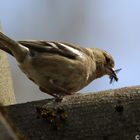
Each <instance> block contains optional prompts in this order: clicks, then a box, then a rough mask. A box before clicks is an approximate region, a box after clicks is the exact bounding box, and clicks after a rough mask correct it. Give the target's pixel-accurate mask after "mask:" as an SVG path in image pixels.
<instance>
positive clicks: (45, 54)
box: [0, 32, 118, 98]
mask: <svg viewBox="0 0 140 140" xmlns="http://www.w3.org/2000/svg"><path fill="white" fill-rule="evenodd" d="M0 49H2V50H4V51H5V52H7V53H9V54H11V55H13V56H14V57H15V58H16V60H17V61H18V63H19V67H20V69H21V70H22V71H23V72H24V73H25V74H26V75H27V77H28V78H29V79H31V80H32V81H33V82H34V83H36V84H37V85H38V86H39V88H40V90H42V91H43V92H45V93H47V94H50V95H52V96H54V97H58V98H59V97H61V96H65V95H71V94H74V93H75V92H77V91H79V90H80V89H82V88H83V87H85V86H86V85H88V84H89V83H90V82H91V81H93V80H95V79H97V78H99V77H102V76H104V75H109V76H111V77H113V78H114V79H115V80H116V81H117V80H118V78H117V75H116V73H115V70H114V60H113V58H112V56H111V55H110V54H108V53H107V52H106V51H103V50H101V49H98V48H81V47H79V46H75V45H71V44H67V43H62V42H50V41H14V40H12V39H10V38H9V37H7V36H6V35H4V34H3V33H1V32H0Z"/></svg>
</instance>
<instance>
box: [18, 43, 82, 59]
mask: <svg viewBox="0 0 140 140" xmlns="http://www.w3.org/2000/svg"><path fill="white" fill-rule="evenodd" d="M18 43H20V44H21V45H23V46H25V47H27V48H29V50H30V51H32V50H33V51H37V52H47V53H51V54H58V55H62V56H65V57H68V58H71V59H76V58H77V57H82V56H83V53H84V48H81V47H78V46H75V45H70V44H67V43H61V42H51V41H18Z"/></svg>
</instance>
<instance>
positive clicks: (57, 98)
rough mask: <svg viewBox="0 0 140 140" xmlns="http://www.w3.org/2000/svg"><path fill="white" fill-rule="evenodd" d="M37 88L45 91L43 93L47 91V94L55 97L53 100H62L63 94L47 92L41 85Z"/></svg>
mask: <svg viewBox="0 0 140 140" xmlns="http://www.w3.org/2000/svg"><path fill="white" fill-rule="evenodd" d="M39 89H40V90H41V91H42V92H45V93H47V94H49V95H51V96H53V97H54V98H55V99H54V101H55V102H61V101H62V100H63V97H64V95H60V94H59V95H57V94H55V93H48V92H47V91H46V89H45V88H42V87H39Z"/></svg>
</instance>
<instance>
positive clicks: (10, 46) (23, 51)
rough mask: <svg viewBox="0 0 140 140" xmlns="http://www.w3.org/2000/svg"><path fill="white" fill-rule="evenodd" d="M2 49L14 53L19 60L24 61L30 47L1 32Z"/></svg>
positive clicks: (0, 47) (0, 46) (0, 44)
mask: <svg viewBox="0 0 140 140" xmlns="http://www.w3.org/2000/svg"><path fill="white" fill-rule="evenodd" d="M0 49H1V50H3V51H5V52H7V53H9V54H11V55H14V57H15V58H16V59H17V61H18V62H22V61H23V60H24V58H25V56H26V55H27V52H28V49H27V48H26V47H24V46H22V45H21V44H19V43H18V42H16V41H14V40H13V39H11V38H9V37H8V36H6V35H5V34H3V33H2V32H0Z"/></svg>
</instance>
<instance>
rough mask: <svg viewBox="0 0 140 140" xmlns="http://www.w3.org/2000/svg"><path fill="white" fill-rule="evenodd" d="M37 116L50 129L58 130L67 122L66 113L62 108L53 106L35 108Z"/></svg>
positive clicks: (46, 105)
mask: <svg viewBox="0 0 140 140" xmlns="http://www.w3.org/2000/svg"><path fill="white" fill-rule="evenodd" d="M37 114H38V116H39V118H42V119H43V120H45V121H46V122H47V124H48V125H49V127H50V128H52V129H56V130H58V129H60V128H61V127H62V126H63V124H64V123H65V121H66V120H67V113H66V111H65V109H64V107H62V106H59V105H57V106H56V105H54V106H53V104H52V105H51V106H50V105H48V104H45V105H43V106H41V107H38V108H37Z"/></svg>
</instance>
